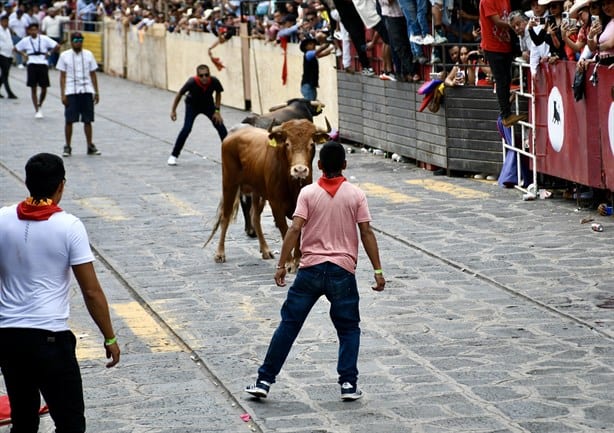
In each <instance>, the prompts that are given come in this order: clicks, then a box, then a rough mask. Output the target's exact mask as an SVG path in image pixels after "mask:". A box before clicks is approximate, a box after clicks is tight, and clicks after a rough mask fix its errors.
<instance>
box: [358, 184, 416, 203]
mask: <svg viewBox="0 0 614 433" xmlns="http://www.w3.org/2000/svg"><path fill="white" fill-rule="evenodd" d="M359 186H360V188H361V189H362V190H363V191H364V192H365V193H366V194H367V195H371V196H374V197H379V198H383V199H384V200H387V201H389V202H391V203H417V202H419V201H421V200H420V199H419V198H417V197H411V196H409V195H405V194H402V193H400V192H397V191H395V190H393V189H390V188H386V187H384V186H380V185H376V184H374V183H369V182H366V183H361V184H360V185H359Z"/></svg>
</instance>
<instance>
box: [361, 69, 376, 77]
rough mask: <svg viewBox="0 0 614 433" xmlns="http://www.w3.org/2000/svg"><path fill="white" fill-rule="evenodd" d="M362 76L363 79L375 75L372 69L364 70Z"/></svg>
mask: <svg viewBox="0 0 614 433" xmlns="http://www.w3.org/2000/svg"><path fill="white" fill-rule="evenodd" d="M362 75H363V76H365V77H372V76H373V75H375V71H374V70H373V68H364V69H363V70H362Z"/></svg>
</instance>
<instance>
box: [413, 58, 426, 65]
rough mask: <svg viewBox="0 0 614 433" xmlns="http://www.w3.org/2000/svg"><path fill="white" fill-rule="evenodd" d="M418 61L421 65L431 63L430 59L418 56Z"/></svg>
mask: <svg viewBox="0 0 614 433" xmlns="http://www.w3.org/2000/svg"><path fill="white" fill-rule="evenodd" d="M416 60H417V61H418V63H420V64H421V65H424V64H426V63H428V61H429V59H428V58H427V57H425V56H418V58H417V59H416Z"/></svg>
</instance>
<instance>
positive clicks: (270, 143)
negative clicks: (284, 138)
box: [269, 137, 277, 147]
mask: <svg viewBox="0 0 614 433" xmlns="http://www.w3.org/2000/svg"><path fill="white" fill-rule="evenodd" d="M269 146H271V147H277V140H275V137H273V138H271V139H270V140H269Z"/></svg>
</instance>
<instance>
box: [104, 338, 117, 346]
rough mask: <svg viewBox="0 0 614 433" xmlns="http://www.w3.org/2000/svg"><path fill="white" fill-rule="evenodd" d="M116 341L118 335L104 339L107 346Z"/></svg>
mask: <svg viewBox="0 0 614 433" xmlns="http://www.w3.org/2000/svg"><path fill="white" fill-rule="evenodd" d="M115 343H117V337H113V338H109V339H107V340H104V345H105V346H112V345H114V344H115Z"/></svg>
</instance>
